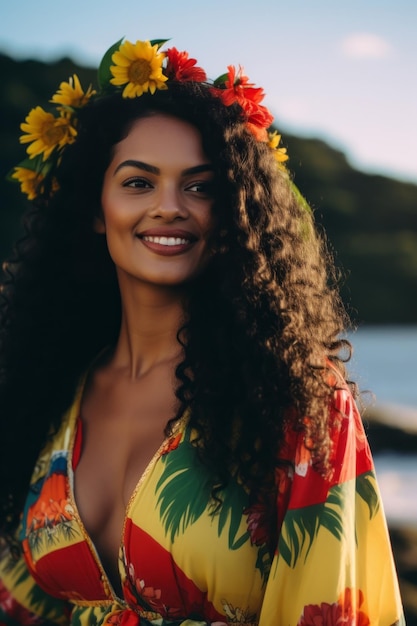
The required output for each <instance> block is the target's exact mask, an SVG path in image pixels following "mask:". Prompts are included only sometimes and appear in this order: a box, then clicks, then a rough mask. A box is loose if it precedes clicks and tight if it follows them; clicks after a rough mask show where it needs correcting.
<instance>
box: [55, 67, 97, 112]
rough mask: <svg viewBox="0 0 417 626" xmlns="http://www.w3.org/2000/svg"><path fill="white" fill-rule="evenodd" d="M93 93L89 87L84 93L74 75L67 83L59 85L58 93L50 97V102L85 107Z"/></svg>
mask: <svg viewBox="0 0 417 626" xmlns="http://www.w3.org/2000/svg"><path fill="white" fill-rule="evenodd" d="M95 93H96V92H95V90H94V89H93V88H92V86H91V85H90V86H89V87H88V89H87V91H86V92H84V91H83V89H82V87H81V83H80V80H79V78H78V76H77V75H76V74H74V75H73V76H71V77H70V78H69V80H68V82H65V81H64V82H62V83H61V84H60V86H59V89H58V91H57V92H56V94H55V95H54V96H52V100H51V102H54V103H56V104H63V105H64V106H70V107H81V106H85V105H86V104H87V102H88V101H89V100H90V98H91V96H93V95H94V94H95Z"/></svg>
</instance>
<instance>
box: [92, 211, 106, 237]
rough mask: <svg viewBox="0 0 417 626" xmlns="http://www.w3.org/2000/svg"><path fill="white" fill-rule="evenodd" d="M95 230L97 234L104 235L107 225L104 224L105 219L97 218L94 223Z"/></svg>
mask: <svg viewBox="0 0 417 626" xmlns="http://www.w3.org/2000/svg"><path fill="white" fill-rule="evenodd" d="M93 230H94V232H95V233H98V234H99V235H104V234H105V232H106V224H105V223H104V219H103V217H102V216H101V215H100V217H95V218H94V222H93Z"/></svg>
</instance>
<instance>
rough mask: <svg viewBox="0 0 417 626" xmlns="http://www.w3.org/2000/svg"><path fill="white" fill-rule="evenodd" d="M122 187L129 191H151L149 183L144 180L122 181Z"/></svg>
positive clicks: (130, 179) (131, 179)
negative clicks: (128, 188) (127, 188)
mask: <svg viewBox="0 0 417 626" xmlns="http://www.w3.org/2000/svg"><path fill="white" fill-rule="evenodd" d="M123 187H130V188H131V189H152V185H151V183H150V182H149V181H148V180H146V179H145V178H129V179H128V180H125V181H124V183H123Z"/></svg>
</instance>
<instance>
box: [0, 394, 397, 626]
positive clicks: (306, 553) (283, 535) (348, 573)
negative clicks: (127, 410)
mask: <svg viewBox="0 0 417 626" xmlns="http://www.w3.org/2000/svg"><path fill="white" fill-rule="evenodd" d="M81 395H82V388H80V389H79V391H78V393H77V396H76V398H75V401H74V403H73V406H72V407H71V409H70V410H69V411H68V413H67V414H66V415H65V417H64V419H63V421H62V425H61V428H60V430H59V432H58V433H57V434H56V435H55V436H54V437H53V438H52V440H51V441H50V442H49V444H48V445H47V446H46V448H45V449H44V450H43V452H42V454H41V456H40V458H39V461H38V463H37V465H36V468H35V472H34V474H33V477H32V482H31V488H30V492H29V495H28V499H27V502H26V506H25V510H24V512H23V517H22V525H21V532H20V541H21V542H22V546H23V556H22V557H20V558H19V559H17V560H16V559H13V558H12V557H11V556H10V555H9V554H8V553H7V552H6V550H4V553H3V555H2V558H1V560H0V625H1V626H3V625H8V626H9V625H15V624H39V625H49V624H61V625H70V626H87V625H88V626H90V625H91V626H94V625H96V626H105V625H115V626H117V625H120V626H139V625H142V626H149V625H150V624H152V625H154V626H168V625H169V624H171V625H173V626H180V625H182V626H206V625H212V626H223V625H229V624H233V625H238V626H243V625H246V626H333V625H338V626H339V625H340V626H342V625H345V624H346V625H349V626H354V625H355V626H368V625H369V626H376V625H380V626H391V625H393V624H400V625H402V624H404V619H403V616H402V609H401V601H400V598H399V591H398V585H397V579H396V573H395V568H394V565H393V560H392V554H391V548H390V545H389V540H388V534H387V528H386V522H385V518H384V514H383V510H382V507H381V501H380V495H379V492H378V487H377V484H376V481H375V474H374V469H373V464H372V459H371V456H370V452H369V448H368V444H367V440H366V437H365V434H364V431H363V427H362V422H361V419H360V416H359V414H358V412H357V409H356V407H355V404H354V402H353V399H352V397H351V395H350V393H349V391H348V389H347V388H345V387H343V388H338V389H337V390H335V392H334V400H333V402H332V406H331V407H330V411H331V417H332V420H331V423H332V424H333V426H332V432H331V437H332V441H333V447H332V453H331V454H332V456H331V467H332V473H331V477H330V478H327V479H325V478H324V477H323V476H322V475H321V474H320V473H318V472H317V471H316V470H315V469H314V468H313V466H312V464H311V458H310V453H309V451H308V449H307V447H306V445H305V441H304V438H303V435H302V433H298V432H295V431H294V430H293V429H291V428H288V430H287V433H286V437H285V442H284V445H283V446H282V449H281V451H280V458H281V459H282V460H283V461H284V462H283V463H282V464H280V466H279V468H278V469H277V470H276V493H275V494H274V500H275V502H274V504H275V506H273V507H271V503H270V502H264V501H262V500H259V501H257V502H250V501H249V500H248V496H247V493H246V491H245V490H244V489H243V488H242V485H241V484H240V483H239V482H238V481H234V480H231V482H230V484H229V485H228V486H227V488H226V489H225V491H224V493H223V495H222V505H221V508H220V510H219V511H218V512H217V514H215V515H213V513H212V510H211V508H210V481H209V477H208V475H207V473H206V471H205V468H204V467H202V466H201V464H199V462H198V460H197V457H196V450H195V446H194V445H193V432H192V430H191V429H190V427H189V426H188V423H187V418H186V416H185V417H184V418H183V419H182V420H181V421H180V423H179V424H178V427H177V430H176V431H175V432H174V434H173V435H172V436H171V437H170V438H168V439H167V440H166V441H165V442H164V443H163V445H162V446H161V447H160V449H159V450H158V451H157V452H156V454H155V456H154V458H153V459H152V461H151V462H150V464H149V466H148V467H147V469H146V471H145V473H144V474H143V476H142V477H141V478H140V480H139V482H138V484H137V486H136V488H135V491H134V493H133V494H132V497H131V499H130V501H129V503H128V506H127V510H126V514H125V520H124V527H123V534H122V541H121V548H120V554H119V572H120V580H121V587H122V589H123V597H118V596H117V594H116V593H115V592H114V590H113V589H112V586H111V584H110V582H109V579H108V577H107V576H106V572H105V571H104V568H103V566H102V563H101V561H100V557H99V555H98V553H97V551H96V549H95V547H94V545H93V543H92V541H91V538H90V537H89V536H88V533H87V531H86V529H85V527H84V525H83V523H82V520H81V519H80V516H79V513H78V511H77V505H76V502H75V499H74V490H73V484H74V470H75V468H76V466H77V462H78V460H79V457H80V451H81V445H82V423H81V420H80V417H79V413H80V402H81ZM285 461H288V462H285ZM271 508H272V510H274V511H276V513H275V514H274V516H273V518H271V515H270V514H268V511H271Z"/></svg>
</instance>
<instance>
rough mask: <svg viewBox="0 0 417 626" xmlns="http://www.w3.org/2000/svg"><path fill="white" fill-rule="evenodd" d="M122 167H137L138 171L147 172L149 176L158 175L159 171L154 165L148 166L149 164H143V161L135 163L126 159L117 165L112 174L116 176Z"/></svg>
mask: <svg viewBox="0 0 417 626" xmlns="http://www.w3.org/2000/svg"><path fill="white" fill-rule="evenodd" d="M122 167H137V168H138V169H139V170H145V172H149V173H150V174H156V175H158V174H160V173H161V170H160V169H159V167H155V166H154V165H149V163H145V162H144V161H135V160H134V159H128V160H127V161H123V162H122V163H119V165H118V166H117V167H116V169H115V170H114V174H113V176H114V175H115V174H117V172H118V171H119V170H120V169H122Z"/></svg>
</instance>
